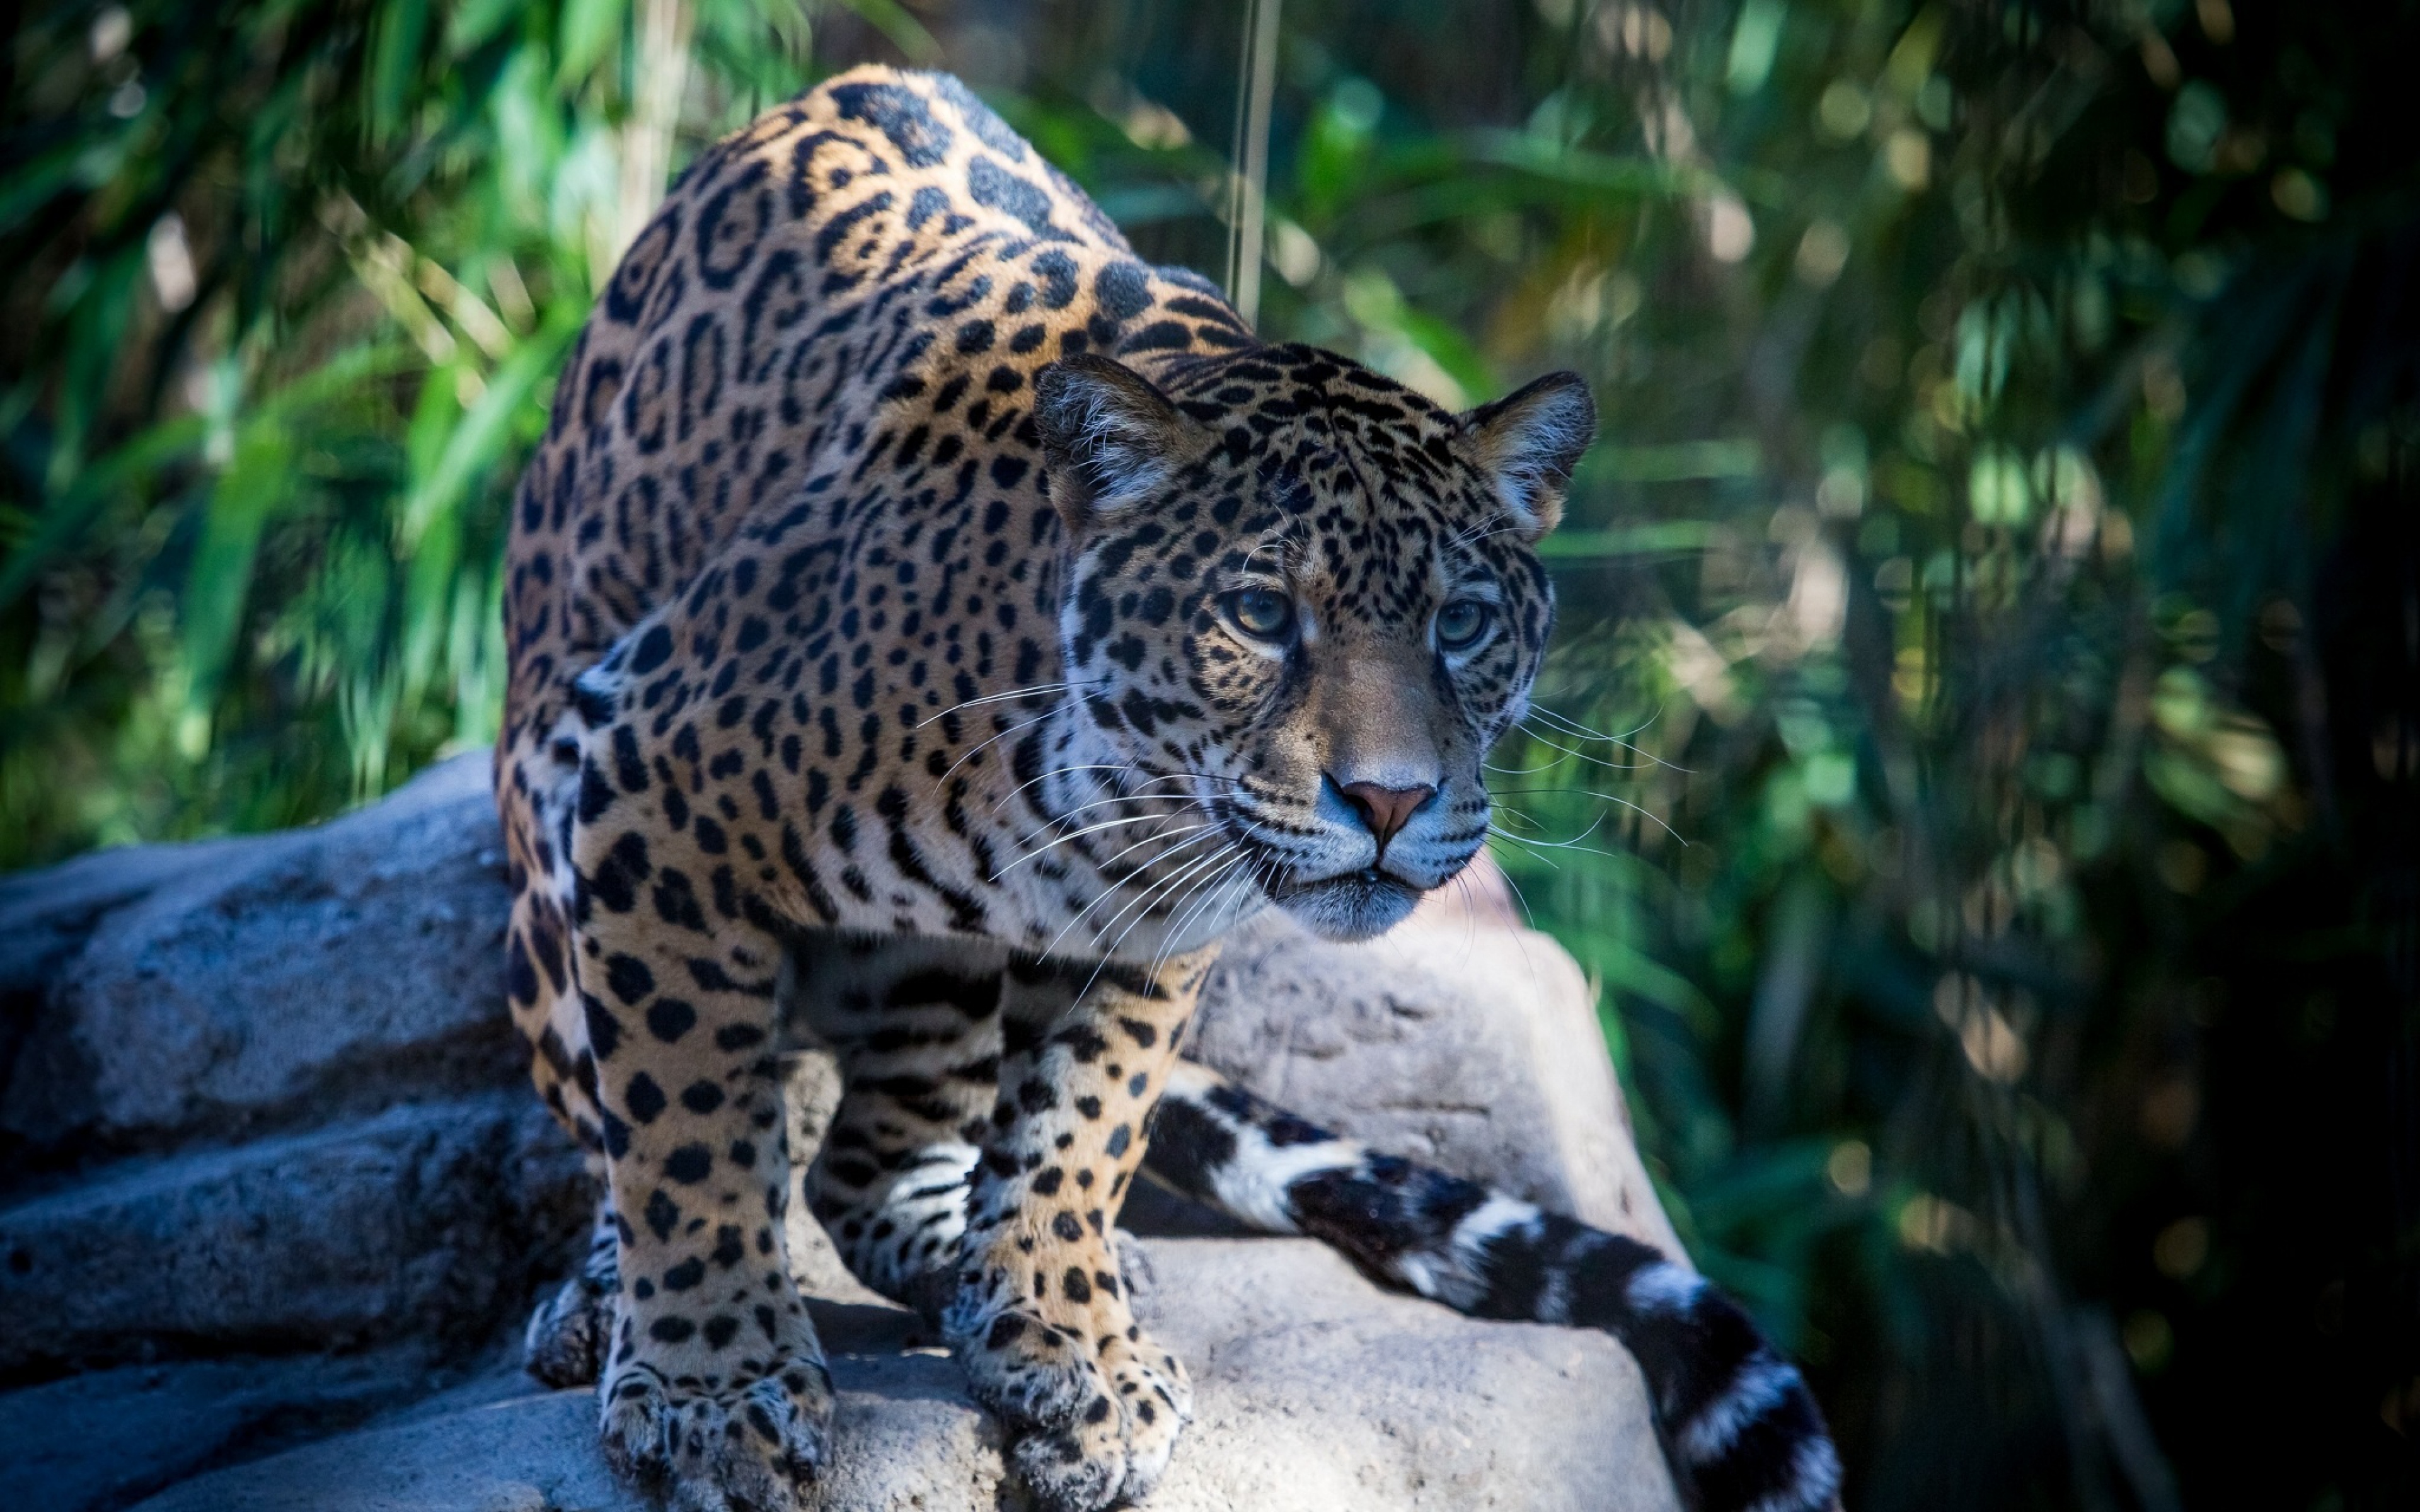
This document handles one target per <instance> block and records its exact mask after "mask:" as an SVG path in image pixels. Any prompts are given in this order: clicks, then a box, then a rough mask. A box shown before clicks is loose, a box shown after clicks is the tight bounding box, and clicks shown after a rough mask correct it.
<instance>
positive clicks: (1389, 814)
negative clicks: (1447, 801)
mask: <svg viewBox="0 0 2420 1512" xmlns="http://www.w3.org/2000/svg"><path fill="white" fill-rule="evenodd" d="M1328 780H1330V781H1335V779H1333V778H1330V779H1328ZM1336 791H1338V792H1339V793H1342V794H1343V795H1344V801H1345V802H1347V803H1349V804H1351V805H1353V807H1354V809H1355V810H1356V811H1357V812H1358V813H1359V814H1360V815H1361V822H1362V823H1363V824H1365V825H1369V826H1370V833H1371V834H1373V835H1375V836H1377V837H1378V854H1379V855H1381V856H1384V855H1386V854H1387V842H1388V841H1390V840H1393V839H1394V838H1395V835H1396V832H1397V831H1399V830H1401V829H1402V828H1403V827H1404V825H1407V824H1409V823H1411V819H1412V815H1413V814H1415V813H1418V812H1419V807H1420V805H1421V804H1424V803H1426V802H1428V801H1429V800H1430V799H1431V798H1434V797H1435V796H1436V789H1435V788H1433V787H1412V788H1387V787H1380V786H1379V785H1378V784H1377V783H1375V782H1338V783H1337V784H1336Z"/></svg>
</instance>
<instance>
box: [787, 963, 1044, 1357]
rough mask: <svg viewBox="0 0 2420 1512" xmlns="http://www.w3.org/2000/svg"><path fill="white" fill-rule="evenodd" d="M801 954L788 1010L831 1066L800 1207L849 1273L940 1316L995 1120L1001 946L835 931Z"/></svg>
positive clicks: (928, 1315) (951, 1285) (952, 1282)
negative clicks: (824, 1118) (794, 1000)
mask: <svg viewBox="0 0 2420 1512" xmlns="http://www.w3.org/2000/svg"><path fill="white" fill-rule="evenodd" d="M797 959H798V960H799V966H800V969H799V974H798V1011H799V1013H800V1015H801V1016H802V1018H803V1019H804V1022H805V1024H806V1026H807V1027H808V1028H810V1029H811V1030H812V1032H813V1033H814V1036H815V1038H816V1039H818V1040H820V1041H824V1042H825V1043H827V1044H829V1045H830V1046H831V1047H832V1049H833V1050H834V1051H835V1052H836V1053H837V1055H838V1057H839V1060H840V1072H841V1096H840V1103H839V1106H838V1107H837V1108H836V1109H835V1110H834V1112H833V1114H832V1118H831V1122H830V1127H829V1128H828V1129H827V1131H826V1132H825V1134H824V1138H823V1149H822V1151H821V1153H820V1154H819V1155H818V1156H817V1157H816V1159H815V1161H814V1166H813V1167H812V1168H811V1169H810V1170H809V1171H808V1173H807V1175H806V1177H805V1180H804V1185H805V1192H806V1198H807V1203H808V1206H809V1209H810V1211H813V1212H814V1215H815V1218H816V1219H817V1221H819V1222H820V1223H821V1224H822V1225H823V1227H824V1230H825V1232H826V1233H828V1234H830V1236H831V1240H832V1243H833V1245H834V1246H835V1247H836V1248H837V1249H838V1250H839V1252H840V1257H841V1260H842V1262H843V1263H844V1264H845V1265H846V1266H847V1267H848V1269H849V1272H850V1273H851V1274H853V1275H855V1276H856V1277H857V1278H858V1280H860V1281H861V1282H863V1283H864V1284H865V1285H866V1286H868V1287H870V1288H873V1289H874V1290H876V1291H878V1292H880V1293H882V1294H883V1295H884V1296H886V1297H890V1298H892V1299H893V1300H894V1301H897V1302H902V1303H905V1304H907V1305H909V1306H911V1307H914V1308H916V1309H917V1310H918V1311H920V1312H922V1313H923V1314H924V1316H925V1317H926V1318H927V1319H936V1320H937V1319H938V1318H939V1312H940V1309H941V1307H942V1306H943V1305H944V1304H947V1302H948V1301H949V1296H950V1293H951V1291H952V1290H953V1289H954V1287H955V1284H956V1275H957V1264H958V1249H959V1242H960V1240H961V1238H962V1237H963V1236H964V1234H965V1232H966V1224H967V1177H968V1173H969V1171H970V1170H971V1169H972V1168H973V1165H974V1163H975V1159H976V1154H977V1149H978V1146H979V1145H980V1143H981V1141H982V1140H983V1139H984V1137H985V1134H987V1133H988V1132H989V1130H990V1127H991V1125H990V1114H991V1108H992V1101H993V1097H994V1092H995V1086H996V1083H997V1080H998V1077H999V1072H1000V998H1001V953H1000V952H999V951H997V950H994V949H987V948H985V947H980V946H970V945H965V944H960V943H954V942H949V941H941V940H932V939H893V940H850V939H845V938H843V937H841V936H838V935H832V936H824V937H821V938H819V939H817V940H815V941H814V942H813V943H812V944H811V945H810V946H808V947H806V948H804V949H801V951H800V952H799V956H798V958H797Z"/></svg>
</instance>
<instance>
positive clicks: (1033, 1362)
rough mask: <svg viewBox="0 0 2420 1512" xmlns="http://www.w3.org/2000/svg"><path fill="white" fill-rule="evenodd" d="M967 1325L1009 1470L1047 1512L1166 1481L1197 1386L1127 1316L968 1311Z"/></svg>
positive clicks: (981, 1389) (1089, 1509)
mask: <svg viewBox="0 0 2420 1512" xmlns="http://www.w3.org/2000/svg"><path fill="white" fill-rule="evenodd" d="M959 1319H963V1320H964V1321H965V1322H966V1323H967V1324H968V1325H969V1328H968V1332H966V1333H965V1334H964V1335H959V1336H958V1337H957V1338H956V1341H955V1342H956V1345H957V1354H958V1358H959V1360H960V1362H961V1364H962V1365H964V1367H965V1369H966V1372H967V1380H968V1383H969V1385H970V1387H971V1388H972V1389H973V1391H974V1394H975V1396H976V1398H977V1399H978V1400H980V1401H981V1402H982V1403H983V1404H984V1405H985V1406H986V1407H988V1408H990V1409H991V1410H992V1411H993V1412H996V1413H998V1414H999V1415H1000V1417H1001V1421H1002V1422H1004V1423H1005V1424H1007V1425H1008V1427H1009V1428H1010V1429H1011V1431H1012V1432H1013V1433H1014V1434H1015V1435H1016V1437H1015V1440H1014V1442H1013V1443H1011V1444H1010V1446H1009V1452H1008V1458H1009V1463H1010V1465H1011V1466H1012V1467H1013V1468H1014V1469H1015V1470H1016V1473H1017V1474H1018V1475H1019V1476H1021V1477H1022V1478H1023V1479H1024V1481H1025V1483H1026V1485H1027V1486H1028V1487H1029V1488H1030V1489H1032V1492H1033V1495H1034V1498H1035V1500H1036V1501H1038V1502H1039V1503H1040V1504H1042V1506H1043V1507H1045V1508H1046V1509H1047V1512H1100V1509H1101V1508H1104V1507H1113V1506H1123V1505H1125V1504H1128V1503H1131V1502H1136V1501H1140V1500H1141V1498H1142V1497H1144V1496H1145V1495H1147V1494H1149V1492H1150V1490H1151V1489H1152V1488H1153V1487H1154V1486H1156V1485H1157V1484H1158V1483H1159V1477H1160V1475H1161V1474H1162V1473H1164V1472H1165V1471H1166V1470H1167V1469H1168V1458H1169V1455H1170V1453H1171V1451H1172V1450H1174V1448H1175V1447H1176V1438H1177V1434H1178V1433H1179V1432H1180V1431H1182V1430H1183V1428H1184V1427H1185V1425H1186V1424H1187V1422H1189V1421H1191V1419H1192V1416H1193V1385H1192V1382H1191V1381H1189V1380H1188V1379H1187V1376H1186V1374H1185V1367H1184V1365H1180V1364H1178V1363H1177V1360H1176V1357H1175V1356H1173V1355H1171V1354H1170V1353H1169V1352H1168V1351H1167V1350H1163V1349H1161V1348H1160V1347H1159V1345H1158V1344H1157V1343H1156V1342H1155V1341H1154V1340H1153V1339H1152V1338H1151V1336H1150V1335H1147V1334H1145V1333H1143V1332H1142V1330H1141V1329H1140V1328H1138V1327H1137V1326H1136V1325H1135V1323H1134V1321H1133V1319H1131V1318H1130V1317H1128V1316H1127V1315H1126V1312H1125V1308H1124V1307H1123V1306H1111V1307H1101V1308H1097V1309H1096V1310H1095V1311H1094V1314H1093V1315H1092V1316H1091V1317H1089V1318H1087V1319H1083V1320H1081V1321H1074V1320H1071V1321H1063V1322H1058V1323H1054V1322H1051V1321H1049V1320H1048V1319H1045V1318H1044V1317H1042V1316H1041V1315H1040V1314H1039V1313H1037V1312H1034V1311H1032V1309H1030V1308H1027V1307H1023V1306H1014V1305H1013V1306H1009V1307H1006V1308H996V1309H981V1310H977V1309H971V1308H967V1307H965V1306H963V1305H962V1306H961V1308H960V1309H958V1310H957V1311H956V1314H955V1316H954V1319H953V1321H954V1322H955V1321H957V1320H959ZM953 1332H954V1333H955V1330H954V1331H953Z"/></svg>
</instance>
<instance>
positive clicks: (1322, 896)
mask: <svg viewBox="0 0 2420 1512" xmlns="http://www.w3.org/2000/svg"><path fill="white" fill-rule="evenodd" d="M1419 901H1420V889H1419V888H1418V887H1413V886H1412V885H1411V884H1410V883H1408V882H1405V881H1404V880H1403V879H1402V878H1400V877H1395V876H1390V875H1388V873H1387V872H1379V871H1375V870H1364V871H1359V872H1345V873H1344V874H1343V875H1342V876H1333V877H1322V878H1321V879H1320V880H1318V881H1316V882H1302V883H1296V884H1295V886H1293V887H1288V888H1285V889H1284V890H1282V891H1280V892H1279V893H1278V894H1277V895H1276V902H1277V904H1278V906H1279V907H1280V908H1282V909H1284V910H1285V911H1286V912H1287V913H1288V914H1291V915H1293V916H1294V918H1295V922H1296V923H1299V924H1300V925H1302V927H1303V928H1305V929H1307V930H1309V931H1311V933H1313V934H1316V935H1318V936H1320V937H1321V938H1322V939H1328V940H1336V941H1340V942H1342V943H1347V944H1349V943H1351V942H1353V941H1355V940H1366V939H1369V938H1371V937H1372V936H1373V935H1378V934H1384V933H1387V932H1388V930H1390V929H1393V928H1394V927H1395V926H1396V925H1398V924H1400V923H1402V922H1403V921H1404V917H1405V916H1407V915H1408V914H1410V913H1411V911H1412V908H1413V905H1414V904H1416V903H1419Z"/></svg>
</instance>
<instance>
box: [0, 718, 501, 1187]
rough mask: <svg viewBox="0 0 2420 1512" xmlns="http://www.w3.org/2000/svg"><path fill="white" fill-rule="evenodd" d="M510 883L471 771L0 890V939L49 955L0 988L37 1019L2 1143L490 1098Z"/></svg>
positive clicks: (144, 1144) (11, 1086) (167, 1134)
mask: <svg viewBox="0 0 2420 1512" xmlns="http://www.w3.org/2000/svg"><path fill="white" fill-rule="evenodd" d="M503 867H504V842H503V838H502V836H501V835H500V833H499V832H498V830H497V827H496V821H495V814H494V810H493V808H492V806H491V805H490V802H489V795H488V777H487V764H486V759H485V758H484V757H481V756H476V755H473V756H466V757H460V758H457V759H456V760H454V761H451V762H447V763H444V764H442V765H439V766H437V767H435V768H432V769H431V770H430V771H429V772H427V773H426V774H424V775H423V776H422V777H420V778H419V779H417V780H415V781H413V782H411V783H410V784H408V785H407V786H406V787H405V788H403V790H402V791H400V792H398V793H396V795H394V796H392V797H390V798H388V799H387V800H386V801H385V802H383V803H380V804H378V805H376V806H374V807H372V808H370V809H366V810H362V811H360V812H358V813H355V814H351V815H349V816H347V817H346V818H343V819H339V820H337V821H335V822H334V823H333V824H329V825H323V826H320V827H318V828H316V829H305V830H296V831H291V832H288V833H287V834H282V835H274V836H269V837H265V838H263V839H260V840H254V841H210V842H207V843H205V844H201V845H196V846H164V847H141V848H137V849H132V850H125V851H112V852H103V853H101V854H100V855H98V856H87V857H85V858H84V859H82V860H79V861H73V862H70V863H69V864H68V865H66V866H64V867H58V868H54V869H53V870H51V871H50V872H37V873H32V874H30V875H26V876H22V877H16V878H11V879H8V881H7V882H5V883H0V938H12V937H16V936H18V935H20V934H21V933H22V934H23V935H25V936H27V937H29V938H33V939H36V940H48V941H50V942H53V943H52V948H51V949H50V950H49V951H48V952H46V953H47V955H48V958H49V960H50V962H51V967H50V980H48V981H47V982H39V981H38V982H34V983H24V982H23V978H22V976H20V979H19V980H18V981H17V982H12V983H10V986H11V987H12V988H13V989H14V991H15V994H16V995H20V996H23V995H28V988H30V989H31V990H32V992H33V993H35V994H39V995H40V997H41V1008H40V1013H39V1019H38V1021H37V1022H36V1023H35V1024H34V1026H32V1028H31V1031H30V1032H29V1033H28V1034H26V1035H25V1037H24V1038H23V1041H21V1042H20V1043H19V1044H18V1045H17V1046H16V1047H14V1048H15V1054H14V1055H13V1056H12V1057H10V1063H9V1064H8V1066H7V1067H6V1068H5V1074H6V1081H5V1083H4V1084H0V1086H5V1090H0V1134H6V1135H8V1136H10V1138H11V1142H12V1143H14V1144H15V1145H17V1146H18V1149H17V1150H16V1151H14V1153H15V1155H16V1158H17V1160H18V1161H20V1162H32V1163H37V1164H40V1163H47V1162H53V1161H55V1160H57V1159H58V1158H59V1157H60V1156H62V1155H63V1154H68V1153H74V1154H79V1155H83V1156H86V1157H88V1156H89V1155H91V1154H93V1153H95V1152H100V1151H113V1150H139V1149H158V1148H162V1147H163V1146H166V1145H169V1144H173V1143H177V1142H180V1141H184V1140H189V1139H193V1138H195V1137H219V1138H225V1137H233V1136H237V1135H240V1134H247V1133H254V1132H257V1131H260V1130H264V1129H274V1128H283V1127H293V1126H296V1125H299V1124H305V1123H315V1122H318V1121H321V1120H324V1119H328V1118H329V1117H331V1116H333V1115H338V1114H343V1113H347V1112H358V1111H365V1110H369V1109H373V1108H377V1107H381V1106H385V1105H388V1104H390V1103H394V1102H396V1101H399V1100H400V1099H401V1098H403V1097H406V1096H411V1097H426V1096H429V1095H431V1094H432V1093H438V1092H443V1091H462V1090H467V1089H470V1088H475V1087H493V1086H497V1085H499V1084H500V1082H501V1081H502V1080H504V1078H505V1076H506V1074H507V1073H508V1070H509V1071H518V1070H519V1063H518V1061H517V1060H516V1058H515V1053H514V1051H513V1050H512V1049H511V1034H510V1029H509V1026H508V1025H507V1023H506V1021H505V1018H504V1014H503V1013H502V1011H500V1008H499V1005H501V1004H502V1003H503V1001H504V916H505V910H506V906H507V899H506V895H505V891H504V874H503ZM79 925H81V931H80V933H81V938H80V939H77V938H76V935H77V934H78V933H79V930H78V926H79ZM70 941H72V942H73V943H72V944H71V945H70V944H69V942H70ZM62 946H68V947H69V948H68V949H61V947H62ZM26 953H27V954H28V955H29V956H36V957H37V959H38V960H39V953H38V952H37V951H36V950H33V949H28V950H27V952H26ZM19 970H20V972H21V973H22V972H23V970H24V967H23V966H22V965H21V966H20V968H19Z"/></svg>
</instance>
